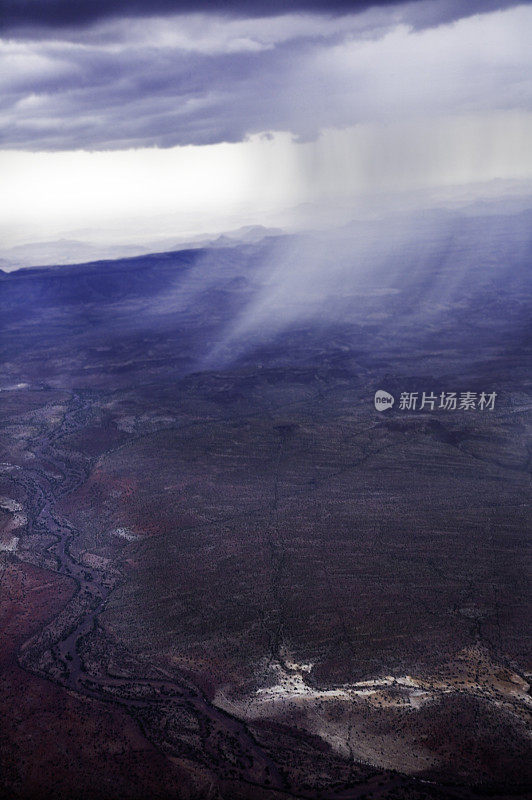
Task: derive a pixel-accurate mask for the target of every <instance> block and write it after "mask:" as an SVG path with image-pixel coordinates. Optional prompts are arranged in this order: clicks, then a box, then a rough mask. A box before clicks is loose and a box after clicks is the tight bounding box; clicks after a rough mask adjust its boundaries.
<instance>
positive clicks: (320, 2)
mask: <svg viewBox="0 0 532 800" xmlns="http://www.w3.org/2000/svg"><path fill="white" fill-rule="evenodd" d="M414 3H419V4H420V6H421V2H420V0H413V2H412V3H411V4H412V5H413V4H414ZM398 5H401V0H290V2H286V0H251V1H250V0H112V2H109V0H76V2H72V0H4V2H3V9H2V16H1V18H0V29H3V30H9V29H12V28H24V27H25V28H28V27H33V28H38V27H48V28H58V27H72V26H84V25H87V24H90V23H93V22H95V21H97V20H102V19H105V18H116V17H120V16H127V17H136V16H138V17H143V16H153V15H175V14H192V13H214V14H219V15H226V16H234V17H244V18H250V17H268V16H276V15H279V14H286V13H288V12H311V13H321V14H326V15H345V14H352V13H356V12H359V11H364V10H366V9H368V8H375V7H393V6H398ZM514 5H518V2H516V0H469V2H467V3H464V2H463V1H462V0H453V1H451V2H446V3H441V2H438V0H429V2H427V0H424V2H423V6H424V8H423V9H421V8H420V9H419V10H418V14H419V19H420V22H421V24H424V22H426V21H428V20H431V24H437V23H441V22H450V21H452V20H455V19H460V18H461V17H466V16H471V15H473V14H478V13H483V12H485V11H493V10H496V9H501V8H509V7H511V6H514Z"/></svg>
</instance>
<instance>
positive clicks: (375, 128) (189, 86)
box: [0, 0, 532, 245]
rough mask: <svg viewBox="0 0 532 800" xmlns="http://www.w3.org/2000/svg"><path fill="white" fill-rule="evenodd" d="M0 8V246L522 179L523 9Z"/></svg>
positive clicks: (528, 37) (527, 24)
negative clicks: (366, 195)
mask: <svg viewBox="0 0 532 800" xmlns="http://www.w3.org/2000/svg"><path fill="white" fill-rule="evenodd" d="M3 6H4V8H5V14H4V15H3V18H2V39H1V40H0V92H1V107H0V116H1V122H2V125H1V129H2V144H1V146H2V148H3V152H2V153H0V171H1V173H0V174H1V175H2V178H1V180H2V183H3V187H2V192H1V196H2V199H1V200H0V214H1V217H2V233H3V235H4V238H5V242H6V243H7V245H11V244H13V243H16V242H21V241H34V240H38V239H39V238H44V239H46V238H50V237H53V236H56V235H67V234H70V233H71V232H73V231H76V230H77V229H82V228H83V229H85V234H86V235H90V231H93V233H94V231H96V230H100V231H101V230H103V229H105V230H107V229H109V230H111V228H113V230H115V232H116V231H117V230H120V232H121V233H120V235H121V236H122V237H124V236H127V229H128V221H129V224H130V225H131V226H132V235H133V232H135V233H136V235H137V236H138V235H139V230H141V231H142V235H145V236H149V235H159V234H160V233H162V232H163V229H162V227H161V224H160V219H163V218H164V219H165V220H166V222H165V226H163V227H164V232H165V233H168V232H169V231H170V230H172V231H173V230H175V233H176V235H181V234H183V235H189V234H190V235H193V234H194V233H195V232H203V231H206V230H208V228H209V226H210V227H212V228H213V229H217V228H218V229H223V226H224V225H233V224H234V225H235V226H237V224H238V223H240V222H241V223H242V224H248V223H249V222H261V221H263V220H266V219H267V220H268V221H271V220H273V219H274V218H275V213H276V211H277V212H279V213H280V214H282V213H284V210H285V209H286V208H288V207H290V206H293V205H297V204H301V203H309V202H310V203H318V204H319V203H323V202H331V203H333V202H336V201H338V200H339V201H341V202H343V203H346V202H347V203H348V202H349V199H350V198H356V197H357V196H358V195H360V194H364V193H368V192H371V191H377V192H384V193H388V192H391V193H394V192H401V191H410V190H412V189H416V190H417V189H423V188H431V187H441V186H451V185H456V186H462V187H463V186H464V185H469V184H471V185H473V184H474V185H478V184H482V183H486V184H487V183H488V182H490V181H493V180H494V179H501V180H505V181H507V180H523V179H524V180H526V179H530V178H532V154H531V149H532V148H531V147H530V141H532V48H531V47H530V42H531V41H532V6H531V5H530V4H517V3H514V2H503V1H499V2H497V1H496V0H485V2H481V1H480V0H478V1H477V0H471V1H470V2H463V0H416V1H415V2H410V3H400V2H380V3H369V2H358V3H357V2H333V3H330V2H320V1H319V0H306V1H305V0H300V1H299V2H292V3H286V2H280V0H278V1H276V2H271V0H270V1H269V2H265V0H264V2H263V1H262V0H261V1H260V2H259V1H257V2H248V3H244V2H236V1H235V2H229V3H227V2H223V3H222V2H218V3H216V2H209V3H207V2H197V1H196V2H192V1H191V2H184V3H182V2H178V3H175V2H170V0H151V2H147V0H146V1H145V2H144V1H143V0H115V1H114V2H107V1H105V2H104V0H96V2H95V1H94V0H92V2H88V0H78V2H75V3H73V2H70V0H52V1H51V2H43V1H42V0H41V1H37V2H36V1H35V0H8V2H7V3H6V1H5V0H4V3H3ZM156 219H158V220H159V222H157V223H156V222H155V220H156ZM139 220H143V221H144V222H143V225H141V226H140V227H139ZM150 220H153V224H152V223H150ZM110 235H111V234H109V236H110Z"/></svg>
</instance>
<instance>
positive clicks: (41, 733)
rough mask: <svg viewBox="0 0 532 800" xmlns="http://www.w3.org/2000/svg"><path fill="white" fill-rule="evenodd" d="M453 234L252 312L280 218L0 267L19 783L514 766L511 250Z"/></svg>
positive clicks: (317, 792) (168, 783)
mask: <svg viewBox="0 0 532 800" xmlns="http://www.w3.org/2000/svg"><path fill="white" fill-rule="evenodd" d="M503 233H504V231H503V232H502V233H501V231H500V230H499V229H495V233H494V234H493V237H494V238H493V241H491V248H492V249H491V250H490V252H492V251H493V248H494V247H495V246H496V244H497V242H498V241H499V239H501V240H502V241H503V242H505V241H506V238H505V237H504V236H503ZM497 237H498V238H497ZM527 241H528V240H526V241H525V242H524V243H521V247H520V249H519V254H520V255H519V258H522V259H526V258H528V254H529V252H530V249H529V245H528V244H527ZM453 242H454V244H452V245H451V246H448V249H447V251H446V257H445V258H440V259H439V261H438V265H437V267H435V266H434V264H432V266H431V270H432V272H431V274H432V282H431V281H429V279H428V277H427V275H426V274H425V272H424V271H423V264H424V262H425V260H427V263H430V257H431V254H432V250H431V248H430V247H429V248H428V251H427V250H423V251H422V253H418V252H417V251H416V250H415V249H414V250H413V251H408V252H407V253H406V254H405V253H402V254H401V257H402V258H406V257H408V258H410V259H412V260H413V261H414V263H415V265H416V269H414V270H412V271H411V275H410V278H409V280H408V281H405V279H404V274H402V273H401V274H399V272H397V271H396V272H393V271H391V272H390V273H389V274H387V283H386V282H385V283H384V285H383V274H382V273H378V274H377V278H378V280H377V278H375V277H373V278H372V277H371V276H368V275H365V276H362V277H361V278H360V281H359V284H360V285H357V287H356V288H357V291H355V289H352V290H349V287H346V286H342V291H340V290H337V294H338V297H336V305H334V303H333V300H334V297H333V296H332V295H330V294H329V295H327V298H326V299H325V300H324V301H323V304H322V305H323V309H325V310H324V311H323V314H322V315H321V318H320V319H319V320H317V319H316V313H315V308H314V306H313V305H312V303H313V301H312V299H311V300H308V303H309V304H310V306H311V311H312V313H310V312H309V313H307V312H308V309H307V311H305V313H301V312H300V310H298V314H297V315H296V316H295V317H294V319H292V321H291V322H290V324H281V323H279V322H276V324H275V325H272V326H271V327H270V328H268V327H267V326H266V330H264V326H265V322H264V319H263V318H261V320H262V321H261V322H260V326H259V328H258V329H254V330H248V328H249V322H248V321H247V316H246V314H247V311H246V309H248V308H249V307H250V304H251V308H252V309H253V308H255V311H256V312H257V313H258V314H259V317H260V313H259V312H261V309H262V307H263V306H262V305H261V301H260V298H261V297H262V295H261V291H262V288H263V287H264V285H266V286H268V285H269V284H268V282H267V280H266V277H265V276H266V271H265V258H264V248H268V247H270V246H271V247H276V248H278V247H280V246H282V245H279V243H278V242H274V243H272V244H271V245H270V244H268V243H267V244H263V245H261V246H241V247H238V248H234V249H231V248H228V249H227V250H224V251H223V253H221V252H216V253H214V254H209V253H204V252H202V251H194V252H190V253H186V252H185V253H178V254H164V255H162V256H152V257H147V258H143V259H133V260H130V261H129V262H128V261H123V262H110V263H102V264H95V265H88V266H76V267H69V268H62V269H61V270H59V269H57V270H54V269H46V270H26V271H21V272H19V273H13V274H11V275H9V276H3V277H2V278H1V281H0V288H1V290H2V299H1V303H2V317H3V320H4V332H3V334H2V341H1V346H2V361H3V364H4V367H3V373H2V376H1V380H0V390H1V391H0V403H1V404H2V415H3V416H2V420H3V422H2V432H1V439H0V563H1V573H0V577H1V581H2V584H1V586H2V595H1V608H0V613H1V618H0V619H1V626H2V627H1V630H2V641H3V645H2V670H3V672H2V683H3V690H2V693H1V700H0V702H1V704H2V716H3V718H4V720H5V721H6V722H5V723H4V725H3V728H2V734H1V736H2V738H1V757H2V777H1V781H2V790H3V792H4V793H5V795H6V796H9V797H13V798H37V797H69V798H77V797H79V798H87V800H88V799H89V798H99V797H101V798H108V799H110V798H115V797H117V798H122V797H123V798H137V797H138V798H141V797H142V798H145V797H147V796H149V797H160V798H170V797H179V798H204V797H205V798H207V797H209V798H227V799H228V798H258V800H260V798H289V797H298V798H308V799H309V800H311V799H312V798H318V797H319V798H331V800H332V798H361V797H375V798H384V797H386V798H413V800H416V798H420V799H421V798H429V797H430V798H446V797H451V798H452V797H455V798H469V797H476V796H479V797H481V796H483V795H488V794H489V796H490V797H499V798H502V797H508V798H509V797H524V796H525V795H526V791H527V787H528V786H529V785H530V778H531V776H530V761H531V760H530V739H529V728H528V724H529V713H530V684H529V680H530V667H531V664H530V656H529V653H530V648H529V640H528V639H527V613H528V606H527V596H528V586H527V576H528V570H529V564H528V563H527V557H526V552H527V551H526V533H527V525H528V523H529V517H528V500H529V467H530V449H529V444H528V442H529V440H528V439H527V435H528V433H529V420H530V416H529V410H530V406H531V400H530V392H529V386H528V384H527V373H526V352H527V351H526V348H525V345H526V341H527V340H526V313H525V308H524V303H523V298H524V297H525V295H526V286H525V285H524V275H525V272H524V270H523V269H522V263H521V262H520V261H518V262H517V263H516V262H515V261H514V262H513V263H512V264H508V269H507V270H505V269H504V268H502V267H501V271H498V272H494V273H493V274H492V275H490V276H488V277H486V273H485V263H482V264H478V265H476V262H475V263H473V265H469V267H468V270H467V271H465V272H461V273H460V275H458V274H457V264H459V263H461V260H462V261H463V260H464V259H465V260H467V258H466V257H469V253H468V252H462V251H461V250H460V240H459V239H458V245H457V244H456V240H453ZM525 245H526V246H525ZM431 247H433V249H435V251H436V252H440V247H441V242H436V243H435V244H434V243H433V244H432V245H431ZM527 247H528V249H527ZM503 250H504V248H503ZM511 255H512V258H514V259H515V258H517V256H516V255H515V253H513V254H511ZM504 256H505V257H506V258H510V255H509V254H508V253H506V251H504ZM209 259H211V260H214V261H212V262H211V261H209ZM495 260H496V259H495ZM501 263H504V262H502V260H501ZM215 268H216V270H217V271H216V273H215V274H216V279H214V278H213V277H212V275H213V270H214V269H215ZM427 269H428V267H427ZM206 276H210V277H209V279H208V280H207V279H206ZM372 281H373V283H372ZM434 281H435V283H436V284H437V285H447V286H451V285H453V286H454V287H455V289H457V291H458V292H459V299H457V296H456V295H452V296H451V295H450V296H449V297H448V298H447V300H446V301H445V302H444V303H443V304H442V305H441V307H438V308H436V307H435V305H434V285H433V282H434ZM374 283H376V285H374ZM440 294H441V293H440ZM257 297H258V298H259V302H258V304H256V305H255V306H253V303H254V302H255V300H256V298H257ZM329 305H334V308H335V309H336V311H335V313H334V314H329V313H328V312H327V308H328V307H329ZM414 308H415V309H416V310H415V311H413V309H414ZM423 308H425V311H426V310H427V308H428V309H429V311H430V315H429V318H428V321H427V319H426V318H425V319H424V321H423V323H421V322H420V317H421V310H422V309H423ZM243 310H244V316H243V317H242V319H243V320H244V322H242V323H241V324H240V327H239V325H238V324H237V325H236V327H235V326H234V325H233V320H234V319H235V318H236V319H239V315H240V314H241V313H242V311H243ZM261 313H262V312H261ZM487 320H488V321H489V324H487ZM246 326H247V327H246ZM239 330H244V331H246V334H245V336H244V337H243V336H242V335H239V336H237V335H236V333H235V331H237V332H238V331H239ZM228 331H229V332H228ZM246 342H247V343H248V344H247V345H246V344H245V343H246ZM379 388H385V389H386V390H387V391H390V392H392V393H393V394H394V395H395V396H396V397H399V394H400V393H401V392H403V391H413V392H422V391H429V390H430V391H434V392H437V393H438V392H441V391H451V390H454V391H459V392H462V391H473V392H478V393H480V392H481V391H490V392H496V393H497V403H496V406H495V408H494V410H493V411H492V412H491V411H485V412H481V411H479V410H478V409H477V410H470V411H460V410H456V411H439V410H437V409H436V410H432V411H431V410H427V409H425V410H415V411H406V410H401V409H400V408H399V406H398V404H396V405H395V406H394V408H393V409H392V410H389V411H387V412H385V413H378V412H376V411H375V408H374V406H373V395H374V393H375V391H376V389H379Z"/></svg>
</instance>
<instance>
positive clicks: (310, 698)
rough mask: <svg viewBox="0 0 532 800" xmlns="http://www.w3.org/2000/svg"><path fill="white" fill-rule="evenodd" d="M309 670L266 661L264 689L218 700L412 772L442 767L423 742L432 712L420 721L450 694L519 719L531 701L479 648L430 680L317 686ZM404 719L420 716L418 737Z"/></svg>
mask: <svg viewBox="0 0 532 800" xmlns="http://www.w3.org/2000/svg"><path fill="white" fill-rule="evenodd" d="M312 669H313V664H298V663H296V662H295V661H290V660H284V661H282V662H281V661H273V662H271V663H270V664H269V665H267V666H265V665H264V664H263V665H261V666H260V669H259V670H258V674H259V675H260V677H259V678H258V680H259V681H261V682H262V683H263V684H264V685H262V686H258V688H255V689H254V690H253V691H252V692H247V693H243V692H241V691H240V692H239V691H238V690H235V688H234V687H230V686H226V687H224V688H223V689H221V690H219V691H218V692H217V694H216V696H215V699H214V702H215V703H216V704H217V705H218V706H220V707H221V708H224V709H225V710H226V711H228V712H230V713H232V714H236V715H238V716H240V717H242V718H245V719H248V720H257V719H275V720H277V721H280V722H284V721H286V722H288V721H290V723H291V724H292V725H293V724H296V726H297V727H300V728H302V729H304V730H305V731H307V732H308V733H312V734H314V735H318V736H320V737H321V738H322V739H324V740H325V741H326V742H327V743H328V744H329V745H330V746H331V747H332V748H333V749H334V750H336V751H337V752H338V753H340V754H341V755H343V756H347V757H351V758H353V759H354V760H356V761H365V762H369V763H371V764H374V765H375V766H379V767H384V768H388V769H400V770H401V771H403V772H409V773H412V774H414V773H420V772H425V771H427V770H431V769H432V768H435V767H437V766H438V765H439V763H440V757H439V753H438V749H437V748H433V747H430V748H429V747H427V746H425V745H424V741H423V740H424V738H425V736H427V739H430V736H429V735H428V733H429V732H428V729H427V719H429V720H430V711H429V714H428V717H427V715H426V714H424V715H423V716H422V717H421V716H419V712H420V710H421V709H424V708H425V707H430V706H431V704H432V705H433V706H434V707H437V706H438V704H440V703H441V701H442V700H444V698H445V697H446V696H447V697H451V696H452V697H454V698H455V699H458V700H460V697H461V696H463V695H465V696H466V697H467V696H469V697H473V698H476V699H477V700H481V701H482V702H484V703H486V702H487V703H488V704H490V705H491V706H493V707H495V709H502V710H503V711H504V713H506V714H508V713H509V714H510V715H511V716H512V717H513V718H515V719H516V720H517V721H519V720H524V719H525V718H526V716H527V708H529V707H530V706H531V704H532V703H531V698H530V695H529V690H530V684H529V683H528V682H527V680H526V679H525V678H524V677H522V676H520V675H518V674H517V673H515V672H513V671H512V670H510V669H508V668H507V667H503V666H501V665H500V664H497V663H495V662H494V661H492V660H491V659H490V656H489V654H488V652H487V650H486V649H485V648H483V647H481V646H473V647H470V648H466V649H465V650H463V651H461V652H460V653H458V654H457V656H456V658H455V659H454V660H453V661H452V662H449V663H445V664H443V665H442V668H441V670H439V671H438V674H433V675H425V676H421V675H420V676H414V675H402V676H393V675H385V676H382V677H375V678H372V679H369V680H363V681H358V682H355V683H349V684H342V685H339V686H331V687H320V686H317V685H314V684H313V681H312ZM405 714H406V715H407V717H406V718H408V716H411V715H418V716H417V719H418V722H417V723H416V724H417V727H418V734H419V738H416V739H413V738H411V736H410V734H409V733H407V734H405V730H406V728H405V726H404V724H403V723H404V720H405ZM394 720H396V721H399V720H400V721H401V724H397V725H395V724H394ZM407 727H410V724H409V725H408V726H407Z"/></svg>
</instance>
